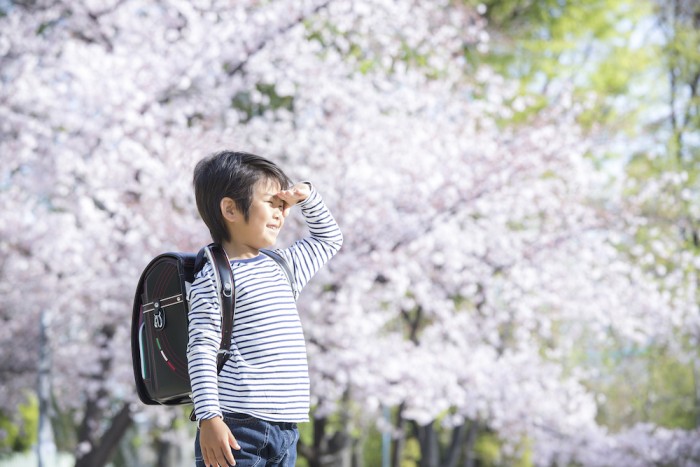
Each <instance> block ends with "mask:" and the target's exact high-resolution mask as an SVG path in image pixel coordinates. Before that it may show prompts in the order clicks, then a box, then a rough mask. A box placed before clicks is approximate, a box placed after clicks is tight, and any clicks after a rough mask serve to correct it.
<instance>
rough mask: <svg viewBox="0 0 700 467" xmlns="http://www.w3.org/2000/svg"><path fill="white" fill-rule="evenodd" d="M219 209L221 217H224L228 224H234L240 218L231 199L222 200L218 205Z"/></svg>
mask: <svg viewBox="0 0 700 467" xmlns="http://www.w3.org/2000/svg"><path fill="white" fill-rule="evenodd" d="M219 207H220V208H221V215H222V216H224V219H226V220H227V221H228V222H236V221H238V218H239V217H240V214H239V212H238V209H236V202H235V201H234V200H232V199H231V198H222V199H221V203H219Z"/></svg>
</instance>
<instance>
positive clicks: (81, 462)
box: [75, 404, 133, 467]
mask: <svg viewBox="0 0 700 467" xmlns="http://www.w3.org/2000/svg"><path fill="white" fill-rule="evenodd" d="M132 423H133V420H132V418H131V412H130V410H129V405H128V404H124V405H123V406H122V408H121V409H120V410H119V412H117V414H116V415H115V416H114V418H112V423H111V424H110V426H109V428H108V429H107V431H106V432H105V433H104V435H103V436H102V439H100V441H99V443H98V444H96V445H95V444H93V445H92V449H91V450H90V452H88V453H87V454H85V455H83V456H82V457H79V458H78V459H77V460H76V462H75V467H104V466H105V465H107V462H109V460H110V459H111V458H112V455H114V451H115V450H116V449H117V446H118V445H119V441H120V440H121V439H122V438H123V437H124V434H125V433H126V431H127V430H128V429H129V427H130V426H131V424H132Z"/></svg>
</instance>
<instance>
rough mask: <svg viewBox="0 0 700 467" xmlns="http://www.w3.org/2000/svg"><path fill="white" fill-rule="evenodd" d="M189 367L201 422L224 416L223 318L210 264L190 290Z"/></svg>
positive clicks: (197, 416) (195, 402)
mask: <svg viewBox="0 0 700 467" xmlns="http://www.w3.org/2000/svg"><path fill="white" fill-rule="evenodd" d="M189 302H190V312H189V315H188V318H189V325H188V337H189V338H188V342H187V366H188V371H189V375H190V383H191V385H192V399H193V401H194V411H195V416H196V418H197V420H199V421H201V420H207V419H210V418H214V417H219V416H221V415H222V413H221V408H220V406H219V389H218V375H217V373H216V356H217V354H218V351H219V346H220V345H221V314H220V312H219V308H220V305H219V299H218V295H217V292H216V284H215V282H214V272H213V270H212V267H211V265H210V264H209V263H207V264H206V265H205V266H204V268H202V270H201V271H200V272H199V273H198V274H197V275H196V277H195V280H194V283H193V284H192V287H191V288H190V295H189Z"/></svg>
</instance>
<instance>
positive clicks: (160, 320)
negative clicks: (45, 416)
mask: <svg viewBox="0 0 700 467" xmlns="http://www.w3.org/2000/svg"><path fill="white" fill-rule="evenodd" d="M153 312H154V313H153V327H154V328H156V329H157V330H159V331H160V330H161V329H163V328H164V327H165V313H164V312H163V308H161V306H160V302H153Z"/></svg>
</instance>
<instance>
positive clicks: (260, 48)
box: [0, 0, 700, 465]
mask: <svg viewBox="0 0 700 467" xmlns="http://www.w3.org/2000/svg"><path fill="white" fill-rule="evenodd" d="M7 8H8V10H7V15H6V16H5V17H3V18H0V31H2V32H0V80H1V82H2V87H1V88H0V161H1V162H2V167H3V172H2V178H1V179H0V192H1V193H2V196H0V199H1V200H2V201H1V202H2V208H3V222H2V224H1V225H0V253H2V256H3V258H4V259H3V260H2V262H0V274H2V281H0V291H1V293H2V295H3V298H4V300H3V305H2V308H0V311H1V313H2V318H3V320H4V323H5V325H4V326H3V327H2V328H1V329H0V341H2V343H3V344H2V345H3V348H7V349H13V351H12V353H6V354H5V355H4V357H3V361H2V363H1V365H2V374H3V382H2V388H1V389H0V391H1V392H0V393H1V394H2V396H3V397H2V398H0V400H2V404H3V405H4V406H5V407H6V408H7V409H13V408H14V407H15V405H16V403H17V400H18V398H21V397H22V390H25V389H26V390H31V389H32V388H33V385H34V384H35V374H34V371H35V365H36V350H35V349H34V346H33V345H32V341H33V338H32V337H28V336H34V335H36V334H37V333H38V325H37V323H38V317H39V316H40V314H41V313H49V314H50V316H51V320H52V321H51V322H52V323H53V324H52V327H51V333H50V342H51V346H52V349H53V357H52V358H53V383H54V390H55V392H56V394H57V400H58V402H59V404H60V405H61V406H62V408H63V409H67V408H75V409H77V412H76V416H77V417H80V416H83V415H84V412H85V405H86V401H94V402H95V403H96V404H98V405H101V406H102V407H103V408H104V410H105V411H106V413H110V411H114V410H116V409H115V407H119V406H120V405H121V404H123V403H133V402H134V401H135V400H136V398H135V391H134V390H133V386H132V373H131V362H130V358H131V357H130V348H129V345H128V341H129V338H128V333H129V324H130V322H129V321H130V311H131V308H130V307H131V300H132V299H133V297H132V293H133V289H134V287H135V285H136V281H137V279H138V275H139V273H140V269H141V268H142V267H143V266H145V264H146V263H147V262H148V260H149V259H150V258H151V257H152V256H153V255H155V254H157V253H159V252H161V251H164V250H170V249H179V250H195V249H197V248H198V247H199V246H200V245H202V244H204V243H206V242H208V241H209V239H208V238H207V235H206V231H205V229H204V227H203V225H202V224H201V222H199V220H198V219H197V216H196V212H195V208H194V202H193V199H192V195H191V191H192V190H191V187H190V178H191V170H192V167H193V166H194V163H195V162H196V161H197V160H198V158H199V157H201V156H202V155H204V154H206V153H207V152H209V151H211V150H214V149H218V148H221V147H230V148H235V149H241V150H248V151H252V152H256V153H259V154H261V155H264V156H267V157H270V158H271V159H273V160H275V161H277V162H278V163H279V164H280V165H282V166H283V168H285V169H286V170H287V171H288V172H289V173H290V174H291V175H292V176H293V177H294V178H295V179H298V180H311V181H312V182H313V183H314V184H315V185H316V186H317V188H318V189H319V191H320V193H321V194H322V195H323V197H324V198H325V200H326V202H327V203H328V204H329V206H331V208H332V211H333V213H334V215H335V217H336V218H337V220H338V222H339V223H340V225H341V227H342V229H343V233H344V237H345V244H344V246H343V250H342V251H341V253H340V254H339V255H338V257H337V258H336V259H334V261H333V262H332V263H331V264H330V265H329V267H328V268H327V269H326V270H324V271H323V272H322V274H320V275H319V277H317V278H316V279H315V280H314V281H313V282H312V284H310V285H309V287H308V288H307V290H306V291H305V293H304V294H303V295H302V298H301V303H300V308H301V310H302V320H303V322H304V326H305V332H306V337H307V341H308V349H309V357H310V366H311V371H312V391H313V394H312V395H313V398H314V402H315V404H316V414H317V415H318V416H323V415H326V414H329V413H333V412H335V411H338V410H351V409H348V407H351V408H352V407H354V408H355V409H356V410H357V411H360V412H362V413H364V414H366V415H368V416H370V417H372V416H376V417H379V416H380V414H381V410H382V408H384V407H398V406H401V407H402V412H401V416H402V417H403V418H405V419H409V420H415V421H416V422H418V423H419V424H420V425H426V424H429V423H432V422H434V421H436V420H439V421H440V422H441V423H444V424H446V425H447V426H458V425H460V424H462V423H464V421H465V420H478V421H479V422H480V423H481V424H483V425H484V426H487V427H488V428H489V429H491V430H493V431H495V432H496V433H497V434H498V435H499V436H500V437H501V438H502V439H503V442H504V444H505V445H506V447H507V448H508V449H511V450H513V451H517V449H519V447H518V446H521V445H522V444H523V442H524V441H525V440H527V441H528V442H529V443H530V444H531V445H532V451H533V455H534V457H533V460H534V462H535V463H536V464H538V465H550V464H551V463H562V464H566V463H569V462H577V463H581V464H584V465H650V464H652V463H653V462H673V461H674V460H678V459H695V460H697V459H698V456H699V455H700V454H699V453H698V449H700V447H699V446H698V442H697V439H698V438H697V436H695V437H693V435H697V433H695V434H693V433H686V432H682V431H673V430H663V429H657V428H656V427H649V426H635V427H630V429H629V430H627V431H624V432H622V433H609V432H608V431H607V430H606V429H605V428H604V427H601V426H599V425H598V424H597V422H596V410H597V399H596V396H597V395H596V394H594V393H592V392H591V391H590V390H589V389H587V386H586V380H587V378H589V377H590V376H591V372H593V371H594V367H595V365H594V364H593V362H590V365H589V364H588V363H586V362H584V363H580V362H578V363H577V364H576V365H574V366H573V368H572V367H571V365H570V360H569V359H570V357H571V354H572V352H573V351H574V349H580V348H581V347H582V346H588V348H590V349H593V350H594V349H595V348H596V346H601V345H605V344H606V342H608V341H609V339H610V338H611V336H613V335H614V336H615V338H617V339H622V340H625V341H629V342H636V343H639V342H645V341H649V340H652V339H654V340H662V341H664V340H667V341H671V340H672V333H673V330H674V327H675V326H676V325H677V324H678V320H679V319H681V320H683V319H686V320H687V319H691V318H689V317H688V314H687V313H686V312H682V313H681V314H680V316H683V318H678V316H679V310H684V309H686V308H685V307H687V306H688V303H687V299H683V298H682V297H681V298H679V297H678V296H677V295H676V296H675V297H674V298H673V299H672V297H670V296H669V294H666V293H664V292H663V291H662V290H660V288H659V286H658V283H657V282H655V281H654V278H653V277H652V275H651V274H649V273H648V271H646V270H642V269H640V268H639V267H638V266H636V265H635V264H632V263H630V262H629V260H628V259H626V257H625V256H624V255H623V254H621V252H620V249H618V248H616V246H617V244H618V243H620V242H624V241H627V240H628V239H629V235H628V234H627V233H626V232H625V230H624V229H625V226H626V225H629V224H628V222H629V221H633V219H632V220H630V219H627V218H624V216H623V217H621V216H620V215H618V214H619V208H620V205H621V200H620V198H618V196H619V194H618V193H617V192H616V191H614V190H613V191H608V192H606V193H607V194H606V196H607V198H606V199H605V200H601V199H600V193H602V192H603V189H604V187H603V182H604V180H603V179H602V178H601V177H600V175H599V173H598V172H597V171H596V170H595V169H594V167H593V166H592V164H590V162H589V160H588V159H587V158H586V157H585V155H586V153H587V151H589V150H590V148H591V145H592V144H593V143H592V142H591V141H589V140H588V139H587V137H586V136H584V135H583V134H582V132H581V131H580V130H579V128H578V127H577V124H576V116H577V113H578V112H580V110H581V108H580V107H579V106H578V105H575V104H572V103H571V99H570V98H567V99H562V103H561V104H559V105H553V106H551V107H548V108H546V109H545V110H542V111H540V112H538V113H537V114H536V115H535V116H533V117H531V118H530V119H529V120H528V123H526V124H522V125H508V124H507V123H506V122H507V121H508V119H510V118H512V117H513V115H514V113H517V112H520V111H522V110H524V109H525V108H527V107H528V106H529V105H531V103H530V102H529V101H528V99H527V98H526V97H522V96H520V95H519V92H518V88H517V86H515V85H514V84H513V83H509V82H508V81H506V80H504V79H503V78H502V77H500V76H499V75H497V74H496V73H494V72H493V71H492V70H490V69H488V68H485V67H482V68H475V67H474V66H472V65H471V64H470V63H469V61H468V60H466V59H465V51H468V52H469V53H478V52H479V50H484V49H485V48H486V47H487V46H488V40H489V39H488V34H487V32H486V24H485V21H484V20H483V18H482V16H481V14H480V12H481V13H483V7H479V8H477V9H472V8H471V7H466V6H461V5H454V4H453V3H450V2H442V1H441V2H410V1H400V2H389V1H382V0H374V1H372V0H363V1H359V2H352V3H349V2H332V1H316V2H312V1H284V2H272V3H269V4H260V3H259V2H253V1H251V2H228V1H191V2H185V1H182V2H180V1H175V0H172V1H171V0H162V1H157V2H140V1H128V0H126V1H114V2H86V3H84V4H83V5H73V4H72V3H70V2H60V1H56V2H49V1H47V2H38V4H37V5H34V6H32V7H31V8H30V9H25V8H28V7H24V6H20V5H12V4H11V5H9V6H8V7H7ZM569 97H570V96H569ZM290 224H291V226H290V227H289V231H287V232H285V233H284V235H283V237H282V238H283V242H285V241H286V242H289V241H291V239H293V238H295V237H296V236H297V235H299V234H301V233H303V230H301V225H300V223H296V224H294V223H293V222H292V223H290ZM686 311H687V310H686ZM5 375H8V376H7V377H6V376H5ZM341 401H342V403H341ZM348 401H349V402H348ZM341 406H342V409H341V408H340V407H341ZM134 409H135V410H136V411H137V412H141V411H142V410H143V408H142V407H141V406H138V405H135V406H134ZM165 410H166V409H163V408H156V409H153V410H152V411H151V412H152V413H153V416H156V415H155V414H156V413H158V414H160V416H161V417H163V415H162V414H163V413H164V412H163V411H165ZM151 412H149V413H151ZM89 423H93V424H94V425H95V427H96V429H97V428H98V425H99V423H98V421H97V420H90V421H89ZM382 427H383V428H384V429H387V430H391V431H392V433H393V434H394V435H395V436H400V435H401V433H400V431H399V430H397V429H395V427H391V426H387V424H386V423H384V425H382ZM88 450H89V445H88ZM611 459H615V462H612V463H611ZM688 462H689V464H688V465H690V462H692V460H688Z"/></svg>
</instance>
